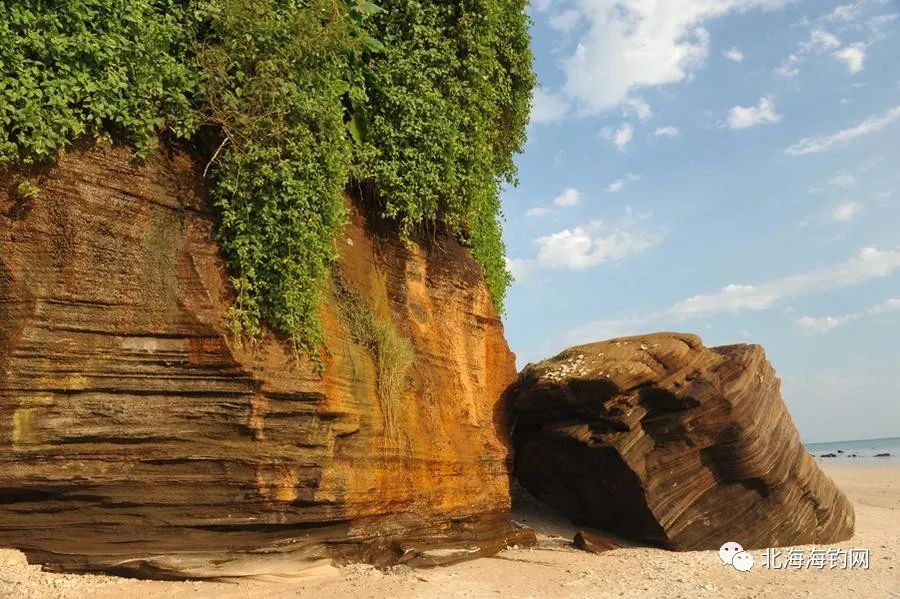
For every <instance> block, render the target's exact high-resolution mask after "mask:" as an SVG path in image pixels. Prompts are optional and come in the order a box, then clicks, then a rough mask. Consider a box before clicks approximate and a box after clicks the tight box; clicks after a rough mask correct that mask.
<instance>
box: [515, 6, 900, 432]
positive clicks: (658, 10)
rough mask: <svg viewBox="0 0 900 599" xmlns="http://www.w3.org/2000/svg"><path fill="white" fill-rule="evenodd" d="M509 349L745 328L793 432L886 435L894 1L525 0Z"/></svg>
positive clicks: (897, 178)
mask: <svg viewBox="0 0 900 599" xmlns="http://www.w3.org/2000/svg"><path fill="white" fill-rule="evenodd" d="M531 14H532V16H533V19H534V26H533V29H532V34H533V42H534V44H533V47H534V52H535V65H536V70H537V73H538V78H539V80H540V85H541V87H540V88H539V90H538V91H536V93H535V101H534V103H535V107H534V113H533V122H532V124H531V126H530V128H529V141H528V145H527V148H526V150H525V152H524V154H523V155H521V156H519V158H518V160H517V162H518V165H519V169H520V185H519V186H518V187H516V188H511V189H508V190H506V191H505V193H504V197H503V208H504V212H505V216H506V224H505V239H506V243H507V246H508V248H507V249H508V252H507V254H508V256H509V260H510V267H511V269H512V270H513V272H514V274H515V276H516V279H517V280H516V282H515V283H514V284H513V286H512V288H511V289H510V291H509V296H508V300H507V307H506V312H507V313H506V315H505V318H504V321H505V323H506V331H507V338H508V339H509V342H510V345H511V346H512V349H513V351H515V352H516V353H517V355H518V362H519V366H520V367H521V366H523V365H524V364H525V363H527V362H529V361H537V360H540V359H543V358H545V357H549V356H551V355H553V354H555V353H556V352H558V351H559V350H561V349H563V348H565V347H568V346H571V345H574V344H577V343H583V342H588V341H593V340H600V339H606V338H609V337H613V336H618V335H625V334H636V333H642V332H651V331H658V330H677V331H688V332H695V333H697V334H699V335H700V336H701V337H703V339H704V342H705V343H706V344H707V345H710V346H712V345H720V344H727V343H744V342H752V343H759V344H761V345H763V346H764V347H765V348H766V351H767V354H768V356H769V359H770V360H771V361H772V363H773V364H774V366H775V368H776V370H777V371H778V374H779V376H780V377H781V379H782V381H783V395H784V398H785V401H786V402H787V404H788V407H789V409H790V411H791V413H792V415H793V417H794V421H795V423H796V424H797V427H798V428H799V430H800V433H801V436H802V437H803V439H804V440H805V441H810V442H813V441H829V440H839V439H855V438H870V437H885V436H897V435H900V375H898V372H897V371H898V370H900V60H898V59H900V2H897V1H895V0H858V1H852V0H844V2H823V1H821V0H818V1H788V0H667V1H659V2H653V1H650V0H619V1H614V0H535V2H534V4H533V6H532V7H531Z"/></svg>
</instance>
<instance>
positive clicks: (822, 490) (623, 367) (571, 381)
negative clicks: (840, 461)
mask: <svg viewBox="0 0 900 599" xmlns="http://www.w3.org/2000/svg"><path fill="white" fill-rule="evenodd" d="M508 401H509V404H510V408H511V410H512V411H513V413H514V414H515V428H514V432H513V444H514V446H515V450H516V474H517V475H518V477H519V481H520V482H521V483H522V485H523V486H524V487H525V488H527V489H528V490H529V491H530V492H531V493H532V494H534V495H535V496H537V497H539V498H540V499H543V500H544V501H546V502H548V503H550V504H552V505H554V506H556V507H558V508H560V509H561V510H563V511H564V512H565V513H566V514H567V515H569V516H570V517H571V518H573V519H574V520H575V521H577V522H581V523H585V524H588V525H592V526H596V527H601V528H606V529H610V530H613V531H616V532H617V533H619V534H621V535H622V536H625V537H628V538H631V539H634V540H639V541H644V542H650V543H654V544H658V545H661V546H664V547H668V548H672V549H679V550H681V549H711V548H718V547H719V546H720V545H722V544H723V543H724V542H726V541H736V542H739V543H741V544H742V545H743V546H744V547H745V548H758V547H768V546H781V545H794V544H801V543H820V544H821V543H830V542H834V541H839V540H843V539H847V538H849V537H850V536H851V535H852V534H853V524H854V514H853V507H852V506H851V504H850V503H849V501H848V500H847V499H846V497H845V496H844V495H843V494H842V493H841V492H840V491H839V490H838V489H837V487H836V486H835V485H834V484H833V483H832V482H831V480H830V479H829V478H828V477H826V476H825V474H824V473H823V472H822V471H821V470H819V468H818V466H817V465H816V463H815V461H814V460H813V458H812V457H811V456H810V455H809V454H808V453H807V452H806V451H805V450H804V448H803V446H802V445H801V443H800V439H799V436H798V433H797V430H796V428H795V427H794V424H793V422H792V421H791V418H790V416H789V414H788V412H787V409H786V408H785V405H784V402H783V401H782V399H781V395H780V381H779V380H778V378H777V377H776V376H775V371H774V370H773V368H772V366H771V365H770V364H769V362H768V361H767V360H766V357H765V354H764V352H763V349H762V348H761V347H759V346H757V345H732V346H726V347H716V348H706V347H704V346H703V344H702V342H701V340H700V338H698V337H696V336H694V335H683V334H673V333H659V334H655V335H646V336H642V337H627V338H622V339H613V340H611V341H606V342H602V343H592V344H588V345H581V346H578V347H573V348H571V349H568V350H566V351H564V352H563V353H561V354H559V355H558V356H556V357H554V358H552V359H549V360H546V361H544V362H541V363H540V364H536V365H529V366H527V367H526V368H525V369H524V370H523V372H522V373H521V375H520V378H519V381H518V382H517V384H516V385H515V386H514V387H513V388H512V389H511V390H510V392H509V395H508Z"/></svg>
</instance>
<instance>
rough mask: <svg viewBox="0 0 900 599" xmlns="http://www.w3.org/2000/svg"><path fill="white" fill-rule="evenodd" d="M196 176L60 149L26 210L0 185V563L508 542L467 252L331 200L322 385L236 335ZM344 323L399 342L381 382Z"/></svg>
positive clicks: (421, 549) (394, 550)
mask: <svg viewBox="0 0 900 599" xmlns="http://www.w3.org/2000/svg"><path fill="white" fill-rule="evenodd" d="M203 167H204V164H202V163H200V164H197V163H195V162H193V161H192V160H191V159H190V157H189V156H187V155H185V154H182V153H178V152H171V151H170V152H167V153H159V154H157V155H154V156H151V157H150V158H149V159H148V160H147V161H146V163H145V164H143V165H141V166H135V165H134V164H132V163H131V156H130V155H129V153H128V152H127V151H124V150H114V149H94V150H88V151H74V152H70V153H68V154H66V155H64V156H62V158H61V159H60V161H59V162H58V164H57V165H55V166H53V167H52V168H49V169H46V170H42V171H35V172H32V173H30V175H31V178H32V180H35V181H36V182H37V184H38V186H39V187H40V189H41V191H40V193H39V195H38V196H37V197H34V198H27V197H22V196H21V195H20V194H17V193H16V185H17V181H18V180H19V177H18V175H16V174H15V173H9V172H7V173H5V174H4V173H3V172H0V545H6V546H13V547H18V548H21V549H23V550H25V551H26V553H27V554H28V557H29V559H30V560H31V561H36V562H40V563H43V564H45V565H46V566H48V567H50V568H53V569H68V570H97V569H102V570H114V571H123V570H126V571H128V573H132V574H135V573H136V574H139V575H145V576H160V577H204V576H234V575H240V574H260V573H273V572H274V571H278V572H284V571H288V572H290V571H295V570H297V569H298V568H300V567H301V566H302V563H303V562H304V561H306V560H316V559H319V558H328V559H334V560H338V561H347V560H365V561H368V562H372V563H376V564H390V563H396V562H404V563H409V564H417V563H421V564H434V563H440V562H441V561H446V560H448V559H457V558H458V557H460V556H467V557H474V556H478V555H484V554H490V553H492V552H494V551H497V550H499V549H501V548H502V547H503V546H504V545H505V543H506V542H507V540H510V541H511V542H515V543H522V542H523V541H522V539H521V538H520V537H519V531H518V530H517V529H515V528H514V527H513V526H512V525H511V524H510V522H509V518H508V512H509V508H510V498H509V472H508V461H509V447H508V440H507V437H506V436H505V432H504V431H503V429H502V427H501V426H500V425H499V424H498V423H499V421H500V419H499V417H497V415H496V414H498V413H499V408H498V402H499V400H500V398H501V395H502V393H503V391H504V390H505V389H506V388H507V387H508V386H509V385H510V384H511V383H512V382H513V381H514V380H515V376H516V369H515V362H514V356H513V354H512V353H511V352H510V351H509V348H508V347H507V344H506V341H505V340H504V338H503V327H502V324H501V322H500V319H499V318H498V317H497V314H496V312H495V310H494V307H493V305H492V302H491V299H490V296H489V294H488V291H487V288H486V286H485V284H484V280H483V278H482V276H481V271H480V270H479V268H478V266H477V264H476V263H475V262H474V260H473V259H472V257H471V256H470V255H469V253H468V251H467V250H466V249H465V248H463V247H462V246H460V245H459V244H458V243H456V241H455V240H454V239H453V238H451V237H449V236H446V235H441V234H438V235H437V237H436V238H435V239H434V240H433V241H431V242H429V243H423V244H406V243H404V242H402V241H401V240H400V239H398V238H397V237H396V236H394V235H391V234H389V232H388V233H385V234H380V233H378V232H376V231H375V230H374V227H373V226H372V225H371V223H369V222H367V219H366V218H365V216H364V215H363V214H362V213H361V210H359V209H358V208H357V207H356V206H354V205H351V204H350V203H349V201H348V207H349V208H350V211H351V223H350V225H349V227H348V229H347V232H346V237H345V238H342V239H341V240H340V243H339V248H340V251H341V255H342V257H341V260H340V280H339V281H337V282H336V284H335V285H334V286H333V288H332V290H331V294H332V295H331V297H330V298H329V300H328V301H327V302H326V305H324V306H323V309H322V315H323V319H324V323H325V329H326V337H327V346H328V352H327V353H326V354H324V355H323V359H324V364H323V369H322V371H321V372H320V371H319V370H318V368H317V367H316V365H315V364H311V363H309V362H308V361H305V360H300V361H298V360H297V359H296V357H295V356H294V355H293V354H292V352H291V351H289V350H286V349H285V346H284V345H283V344H282V343H279V341H278V340H277V339H273V338H271V337H269V338H266V339H263V340H261V341H259V342H257V343H254V344H247V343H242V342H241V340H240V339H238V338H235V336H234V335H233V334H232V333H231V332H230V330H229V327H228V321H227V314H228V310H229V307H230V306H231V305H232V301H233V298H234V294H233V292H232V289H231V287H230V285H229V283H228V274H227V269H226V266H225V264H224V263H223V261H222V260H221V258H220V256H219V250H218V247H217V245H216V243H215V242H214V240H213V236H212V234H211V231H212V229H213V220H212V217H211V215H210V211H209V210H208V202H207V200H206V199H205V196H204V189H205V186H204V182H203V179H202V175H201V173H202V171H203ZM348 312H354V314H350V315H349V316H348V314H347V313H348ZM360 315H362V316H360ZM361 317H364V318H369V319H371V320H373V321H374V320H376V319H377V320H378V322H380V323H382V324H381V325H380V326H382V327H383V330H390V331H393V332H394V333H395V335H394V336H393V338H392V339H393V341H392V342H393V343H394V345H393V346H392V347H393V350H397V351H395V353H396V354H398V355H397V356H393V357H392V356H391V355H387V352H386V353H385V356H386V358H387V359H393V360H394V362H393V365H392V366H391V368H392V370H391V371H390V373H388V374H390V377H389V378H390V380H386V379H385V373H383V372H379V369H384V368H386V366H385V364H384V363H383V360H380V359H379V358H380V357H382V356H381V355H380V354H378V355H375V354H373V347H372V344H371V343H369V342H367V341H366V339H361V338H360V336H359V335H358V334H355V333H354V331H353V330H351V328H352V327H351V324H349V323H352V322H354V319H356V320H358V319H359V318H361ZM401 338H402V339H405V340H406V341H405V342H404V341H402V339H401ZM403 347H408V351H407V352H406V353H405V354H404V352H403V351H400V350H402V349H403ZM398 348H399V349H398ZM375 349H377V348H375ZM388 349H391V348H388ZM386 383H389V384H386Z"/></svg>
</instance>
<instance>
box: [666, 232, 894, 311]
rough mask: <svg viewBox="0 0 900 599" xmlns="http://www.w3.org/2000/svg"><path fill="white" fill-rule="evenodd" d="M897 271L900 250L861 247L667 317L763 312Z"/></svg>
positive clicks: (683, 306)
mask: <svg viewBox="0 0 900 599" xmlns="http://www.w3.org/2000/svg"><path fill="white" fill-rule="evenodd" d="M898 269H900V251H895V250H885V251H881V250H878V249H876V248H871V247H870V248H863V249H862V250H860V252H859V254H858V255H857V256H855V257H854V258H851V259H850V260H847V261H846V262H842V263H840V264H835V265H833V266H830V267H826V268H822V269H819V270H815V271H812V272H808V273H803V274H799V275H793V276H790V277H785V278H783V279H778V280H776V281H772V282H770V283H765V284H762V285H758V286H754V285H728V286H726V287H724V288H722V290H721V291H720V292H718V293H714V294H711V295H696V296H694V297H691V298H688V299H686V300H684V301H681V302H678V303H677V304H675V305H674V306H672V308H670V309H669V310H668V311H667V314H668V315H670V316H675V317H679V318H685V317H689V316H695V315H700V314H703V315H709V314H718V313H722V312H742V311H744V310H754V311H755V310H764V309H766V308H770V307H771V306H773V305H774V304H775V303H776V302H778V301H780V300H782V299H784V298H787V297H801V296H804V295H811V294H813V293H821V292H823V291H828V290H831V289H836V288H839V287H847V286H851V285H857V284H859V283H862V282H863V281H867V280H869V279H874V278H879V277H885V276H887V275H889V274H891V273H892V272H893V271H895V270H898Z"/></svg>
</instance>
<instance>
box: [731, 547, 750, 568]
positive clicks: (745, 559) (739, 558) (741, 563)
mask: <svg viewBox="0 0 900 599" xmlns="http://www.w3.org/2000/svg"><path fill="white" fill-rule="evenodd" d="M731 565H732V566H734V569H735V570H738V571H740V572H749V571H750V569H751V568H752V567H753V556H752V555H750V554H749V553H747V552H746V551H738V552H737V553H735V554H734V557H733V558H731Z"/></svg>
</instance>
